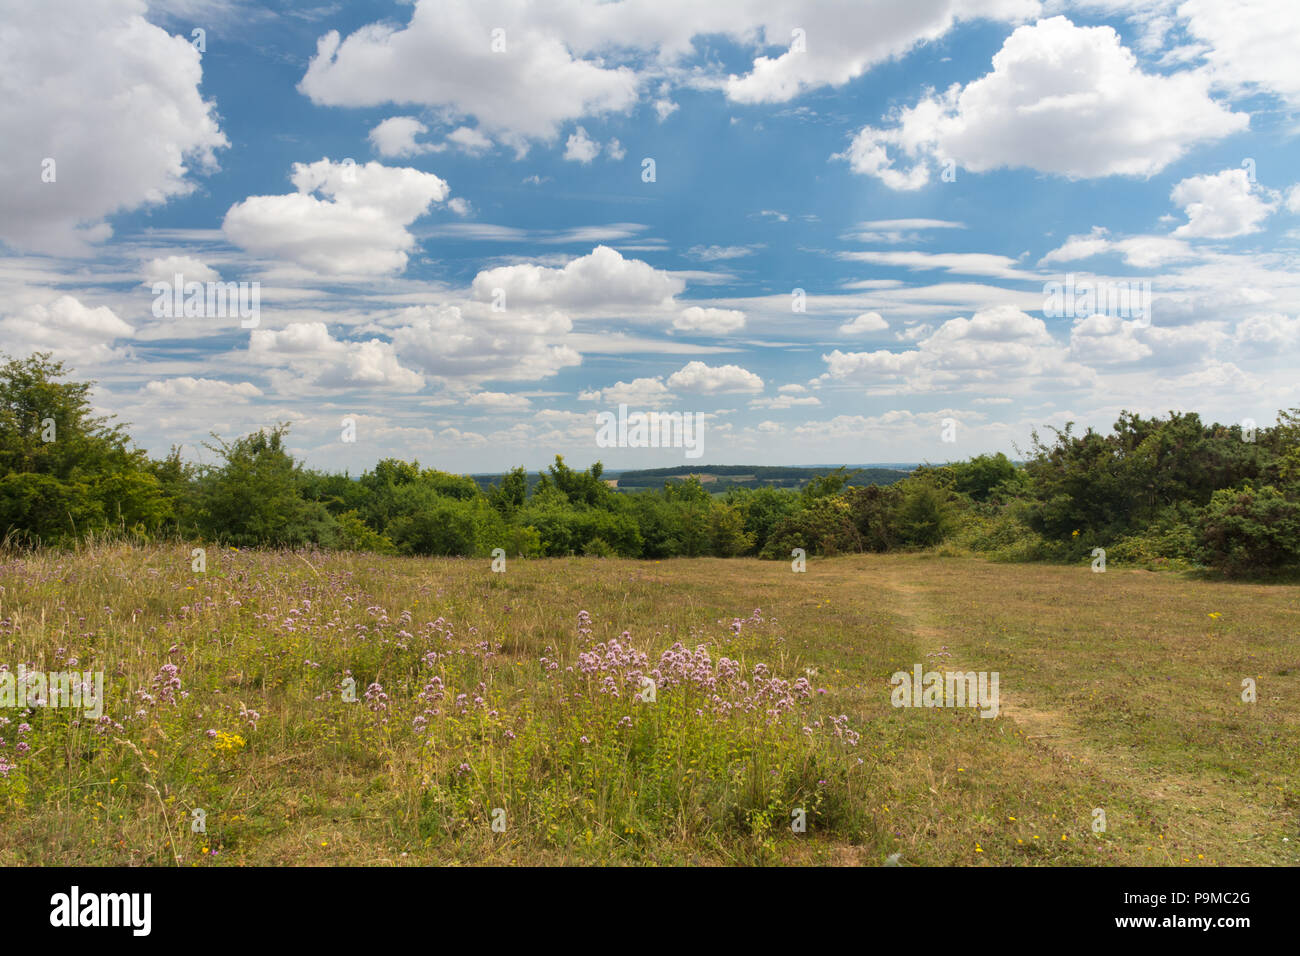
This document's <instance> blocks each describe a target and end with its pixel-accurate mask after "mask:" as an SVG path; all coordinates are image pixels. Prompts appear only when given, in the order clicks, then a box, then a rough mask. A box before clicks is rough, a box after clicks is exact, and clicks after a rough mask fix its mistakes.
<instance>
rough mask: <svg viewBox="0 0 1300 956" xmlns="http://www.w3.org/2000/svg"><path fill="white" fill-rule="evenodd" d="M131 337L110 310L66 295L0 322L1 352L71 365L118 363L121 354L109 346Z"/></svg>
mask: <svg viewBox="0 0 1300 956" xmlns="http://www.w3.org/2000/svg"><path fill="white" fill-rule="evenodd" d="M134 335H135V329H133V328H132V327H131V326H130V325H128V324H127V323H126V322H123V321H122V320H121V319H120V318H118V316H117V313H115V312H114V311H113V310H112V309H110V308H108V307H107V306H103V305H101V306H96V307H90V306H86V305H84V304H82V302H81V301H80V300H78V299H76V298H74V297H73V296H70V295H61V296H59V297H58V298H57V299H55V300H54V301H53V302H51V303H49V304H48V305H47V304H43V303H33V304H31V305H28V306H27V307H25V308H23V309H21V310H20V311H19V312H17V313H15V314H14V315H10V316H7V317H5V318H3V319H0V343H3V346H2V347H3V349H4V351H7V352H10V353H11V354H14V355H25V354H27V353H30V352H36V351H49V352H53V353H54V355H55V358H58V359H62V360H65V361H68V362H71V363H73V364H98V363H102V362H108V361H111V360H115V359H120V358H122V357H123V353H122V352H121V351H120V350H118V349H116V348H114V347H113V343H114V342H116V341H117V340H118V339H125V338H131V337H132V336H134Z"/></svg>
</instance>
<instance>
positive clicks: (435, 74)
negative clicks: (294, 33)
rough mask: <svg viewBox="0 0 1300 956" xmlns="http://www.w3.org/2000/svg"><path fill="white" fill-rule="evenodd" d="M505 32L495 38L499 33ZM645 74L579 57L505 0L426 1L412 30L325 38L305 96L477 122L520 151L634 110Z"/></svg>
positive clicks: (535, 17)
mask: <svg viewBox="0 0 1300 956" xmlns="http://www.w3.org/2000/svg"><path fill="white" fill-rule="evenodd" d="M498 29H499V30H501V31H503V32H501V33H499V34H496V35H495V36H494V34H493V31H494V30H498ZM637 87H638V81H637V76H636V73H635V72H634V71H633V70H631V69H629V68H627V67H611V68H606V67H604V66H602V65H600V64H599V63H598V62H597V61H596V60H594V59H592V60H587V59H582V58H578V57H574V56H573V55H572V54H571V52H570V50H569V47H568V46H567V45H566V43H565V42H564V39H563V34H562V33H560V32H558V31H556V30H553V29H548V28H547V26H546V23H545V17H544V15H542V14H537V13H533V12H531V11H528V10H527V9H524V8H520V7H519V6H518V5H516V4H507V3H501V2H475V0H437V2H429V0H421V2H419V3H417V4H416V5H415V8H414V10H413V11H412V14H411V19H410V22H409V23H407V24H406V25H405V26H402V27H394V26H392V25H390V24H372V25H370V26H367V27H363V28H361V29H360V30H358V31H357V32H356V33H353V34H352V35H351V36H348V37H347V38H342V37H340V36H339V34H338V32H337V31H330V32H329V33H327V34H325V35H324V36H322V37H321V38H320V40H319V41H318V43H317V47H316V55H315V56H314V57H313V58H312V60H311V64H310V65H309V67H308V69H307V73H306V75H305V76H304V77H303V78H302V82H301V83H300V84H299V89H300V90H301V91H302V92H303V93H305V94H306V95H307V96H309V97H310V98H311V100H312V102H314V103H318V104H321V105H328V106H376V105H380V104H383V103H389V102H402V103H414V104H420V105H422V106H428V107H434V108H437V109H440V110H444V111H446V112H448V113H450V114H452V115H458V116H473V117H475V118H477V120H478V122H479V125H480V126H481V127H483V128H484V129H486V131H487V132H488V133H489V134H492V135H493V136H494V138H501V139H504V140H505V141H507V142H509V143H511V144H513V145H515V146H516V148H525V149H526V143H527V140H529V139H552V138H553V137H554V136H555V135H556V133H557V131H558V128H559V126H560V125H561V124H562V123H564V122H566V121H568V120H573V119H577V118H579V117H583V116H590V115H593V114H597V113H601V112H607V111H614V110H626V109H627V108H629V107H630V106H631V105H632V104H633V103H634V102H635V100H636V96H637Z"/></svg>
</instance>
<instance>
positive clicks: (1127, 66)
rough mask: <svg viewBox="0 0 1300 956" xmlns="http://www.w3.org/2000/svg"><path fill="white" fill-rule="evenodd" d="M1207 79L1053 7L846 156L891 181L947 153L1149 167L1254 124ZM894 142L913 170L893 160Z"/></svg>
mask: <svg viewBox="0 0 1300 956" xmlns="http://www.w3.org/2000/svg"><path fill="white" fill-rule="evenodd" d="M1209 82H1210V80H1209V78H1208V77H1207V76H1206V75H1205V74H1204V73H1200V72H1196V71H1183V72H1176V73H1171V74H1167V75H1165V74H1155V73H1144V72H1142V70H1141V69H1140V68H1139V67H1138V65H1137V61H1136V58H1135V57H1134V56H1133V54H1132V53H1131V52H1130V51H1129V50H1128V49H1127V48H1125V47H1124V46H1123V45H1122V44H1121V43H1120V38H1119V35H1118V34H1117V33H1116V32H1115V31H1114V29H1112V28H1111V27H1108V26H1099V27H1078V26H1075V25H1074V24H1073V23H1071V22H1070V21H1069V20H1067V19H1066V18H1065V17H1059V16H1058V17H1053V18H1051V19H1048V20H1040V21H1039V22H1037V23H1035V24H1033V25H1027V26H1021V27H1017V28H1016V30H1015V32H1013V33H1012V34H1011V36H1010V37H1008V38H1007V40H1006V42H1005V43H1003V45H1002V49H1001V50H1000V51H998V53H996V54H995V55H994V57H993V70H992V72H990V73H988V74H986V75H985V76H983V77H981V78H979V79H977V80H974V81H972V82H971V83H968V84H967V85H966V86H964V87H962V86H960V85H953V86H952V87H950V88H949V89H948V90H947V91H946V92H944V93H942V94H937V95H932V96H928V97H925V98H923V99H922V100H921V101H920V102H918V103H917V104H916V105H915V106H912V107H908V108H906V109H903V110H901V111H900V112H899V113H898V115H897V122H896V124H895V125H894V126H892V127H889V128H887V129H877V128H874V127H870V126H868V127H865V128H864V129H862V130H861V131H860V132H859V133H858V134H857V136H855V137H854V140H853V142H852V144H851V145H850V146H849V149H848V150H847V151H846V152H845V153H843V154H840V156H841V158H845V159H847V160H848V161H849V163H850V165H851V166H852V168H853V169H854V170H855V171H857V172H859V173H862V174H864V175H870V176H876V177H877V178H879V179H880V180H881V181H882V182H884V183H885V185H887V186H889V187H890V188H892V189H917V188H919V187H921V186H923V185H925V183H927V182H928V181H929V180H930V176H931V169H930V165H931V164H938V165H944V164H946V163H948V162H949V161H951V162H953V163H955V164H956V165H957V167H958V168H961V169H963V170H969V171H971V172H986V171H988V170H993V169H999V168H1006V167H1028V168H1031V169H1036V170H1039V171H1042V172H1047V173H1054V174H1057V175H1061V176H1066V177H1069V178H1072V179H1079V178H1093V177H1099V176H1113V175H1125V176H1150V175H1152V174H1154V173H1157V172H1159V171H1160V170H1162V169H1164V168H1165V167H1166V166H1168V165H1169V164H1170V163H1172V162H1173V161H1174V160H1176V159H1178V158H1180V157H1181V156H1183V155H1184V154H1186V152H1187V151H1188V149H1189V148H1190V147H1191V146H1193V145H1195V144H1198V143H1203V142H1211V141H1214V140H1217V139H1221V138H1223V137H1224V136H1227V135H1229V134H1230V133H1235V132H1238V131H1240V130H1243V129H1245V128H1246V127H1247V125H1248V122H1249V117H1248V116H1247V115H1246V114H1245V113H1233V112H1231V111H1230V110H1228V109H1226V108H1225V107H1223V106H1221V105H1220V104H1218V103H1216V102H1215V101H1214V100H1213V99H1211V98H1210V96H1209V92H1208V87H1209ZM890 148H892V149H894V150H895V151H896V152H897V153H898V154H900V155H902V156H906V157H908V159H909V160H910V162H911V166H910V168H909V169H907V170H906V171H903V170H900V169H897V168H895V159H894V158H893V157H891V156H890V155H889V149H890Z"/></svg>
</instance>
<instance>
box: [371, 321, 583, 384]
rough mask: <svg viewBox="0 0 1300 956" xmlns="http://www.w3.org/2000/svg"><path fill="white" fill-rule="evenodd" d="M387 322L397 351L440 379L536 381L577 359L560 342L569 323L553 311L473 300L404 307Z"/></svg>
mask: <svg viewBox="0 0 1300 956" xmlns="http://www.w3.org/2000/svg"><path fill="white" fill-rule="evenodd" d="M391 322H392V324H393V325H394V326H395V328H394V329H393V332H392V340H393V348H394V350H395V351H396V353H397V355H398V356H399V357H400V358H401V359H402V360H403V361H404V362H406V363H408V364H410V365H412V366H414V367H416V368H419V369H421V370H422V371H424V372H425V373H427V374H429V375H433V376H435V377H437V378H439V379H441V380H442V381H448V382H451V381H456V382H467V383H477V382H483V381H492V380H497V381H516V382H521V381H536V380H537V379H540V378H545V377H547V376H549V375H554V374H555V373H556V372H558V371H560V369H562V368H565V367H567V366H570V365H577V364H579V363H580V362H581V361H582V356H581V355H579V354H578V352H577V350H576V349H574V348H573V347H572V346H570V345H568V344H566V342H565V339H566V337H567V335H568V333H569V331H570V330H571V328H572V323H571V322H570V321H569V319H568V318H567V317H566V316H565V315H563V314H562V313H560V312H556V311H536V312H535V311H529V310H527V309H521V308H510V309H508V310H506V311H505V312H493V311H492V310H491V308H490V307H489V306H487V305H485V304H484V303H479V302H472V303H464V304H463V305H442V306H438V307H433V306H417V307H413V308H409V309H403V310H402V311H400V312H399V313H397V314H396V315H395V316H393V318H392V320H391Z"/></svg>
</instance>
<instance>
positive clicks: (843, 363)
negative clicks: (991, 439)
mask: <svg viewBox="0 0 1300 956" xmlns="http://www.w3.org/2000/svg"><path fill="white" fill-rule="evenodd" d="M822 360H823V361H824V362H825V363H826V372H825V373H824V374H823V375H821V376H819V377H818V378H817V379H815V380H814V384H816V385H819V386H825V385H829V384H847V385H864V386H868V387H869V388H872V389H875V390H877V391H884V392H900V391H901V392H925V391H933V390H936V389H950V390H956V389H963V388H970V387H974V386H977V385H991V384H998V385H999V386H1000V387H1002V388H1006V389H1011V390H1017V391H1023V390H1024V389H1026V388H1028V387H1029V386H1030V385H1031V384H1033V383H1035V382H1038V381H1052V382H1054V383H1056V384H1058V385H1059V384H1060V383H1061V382H1062V381H1065V382H1071V383H1072V384H1076V385H1084V386H1086V385H1088V384H1091V382H1092V381H1093V379H1094V376H1093V375H1092V373H1091V371H1090V370H1088V369H1086V368H1083V367H1082V366H1079V365H1076V364H1074V363H1073V362H1071V361H1070V360H1069V358H1068V356H1067V354H1066V350H1065V349H1064V348H1063V347H1062V346H1060V345H1059V344H1058V343H1057V342H1056V341H1055V340H1054V339H1053V338H1052V336H1051V335H1050V334H1049V333H1048V331H1047V326H1046V325H1045V324H1044V322H1043V320H1042V319H1039V318H1036V317H1034V316H1031V315H1028V314H1026V313H1024V312H1022V311H1020V310H1019V309H1016V308H1013V307H1010V306H997V307H993V308H989V309H983V310H981V311H979V312H976V313H975V314H974V315H973V316H972V317H971V318H969V319H966V318H962V317H958V318H955V319H949V320H948V321H947V322H944V323H943V324H942V325H940V326H939V328H938V329H937V330H935V331H934V332H931V333H928V334H927V335H926V337H924V338H921V339H920V341H919V342H918V343H917V347H916V348H914V349H907V350H904V351H900V352H891V351H889V350H886V349H880V350H876V351H871V352H842V351H840V350H839V349H835V350H834V351H832V352H831V353H830V354H829V355H823V356H822Z"/></svg>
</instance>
